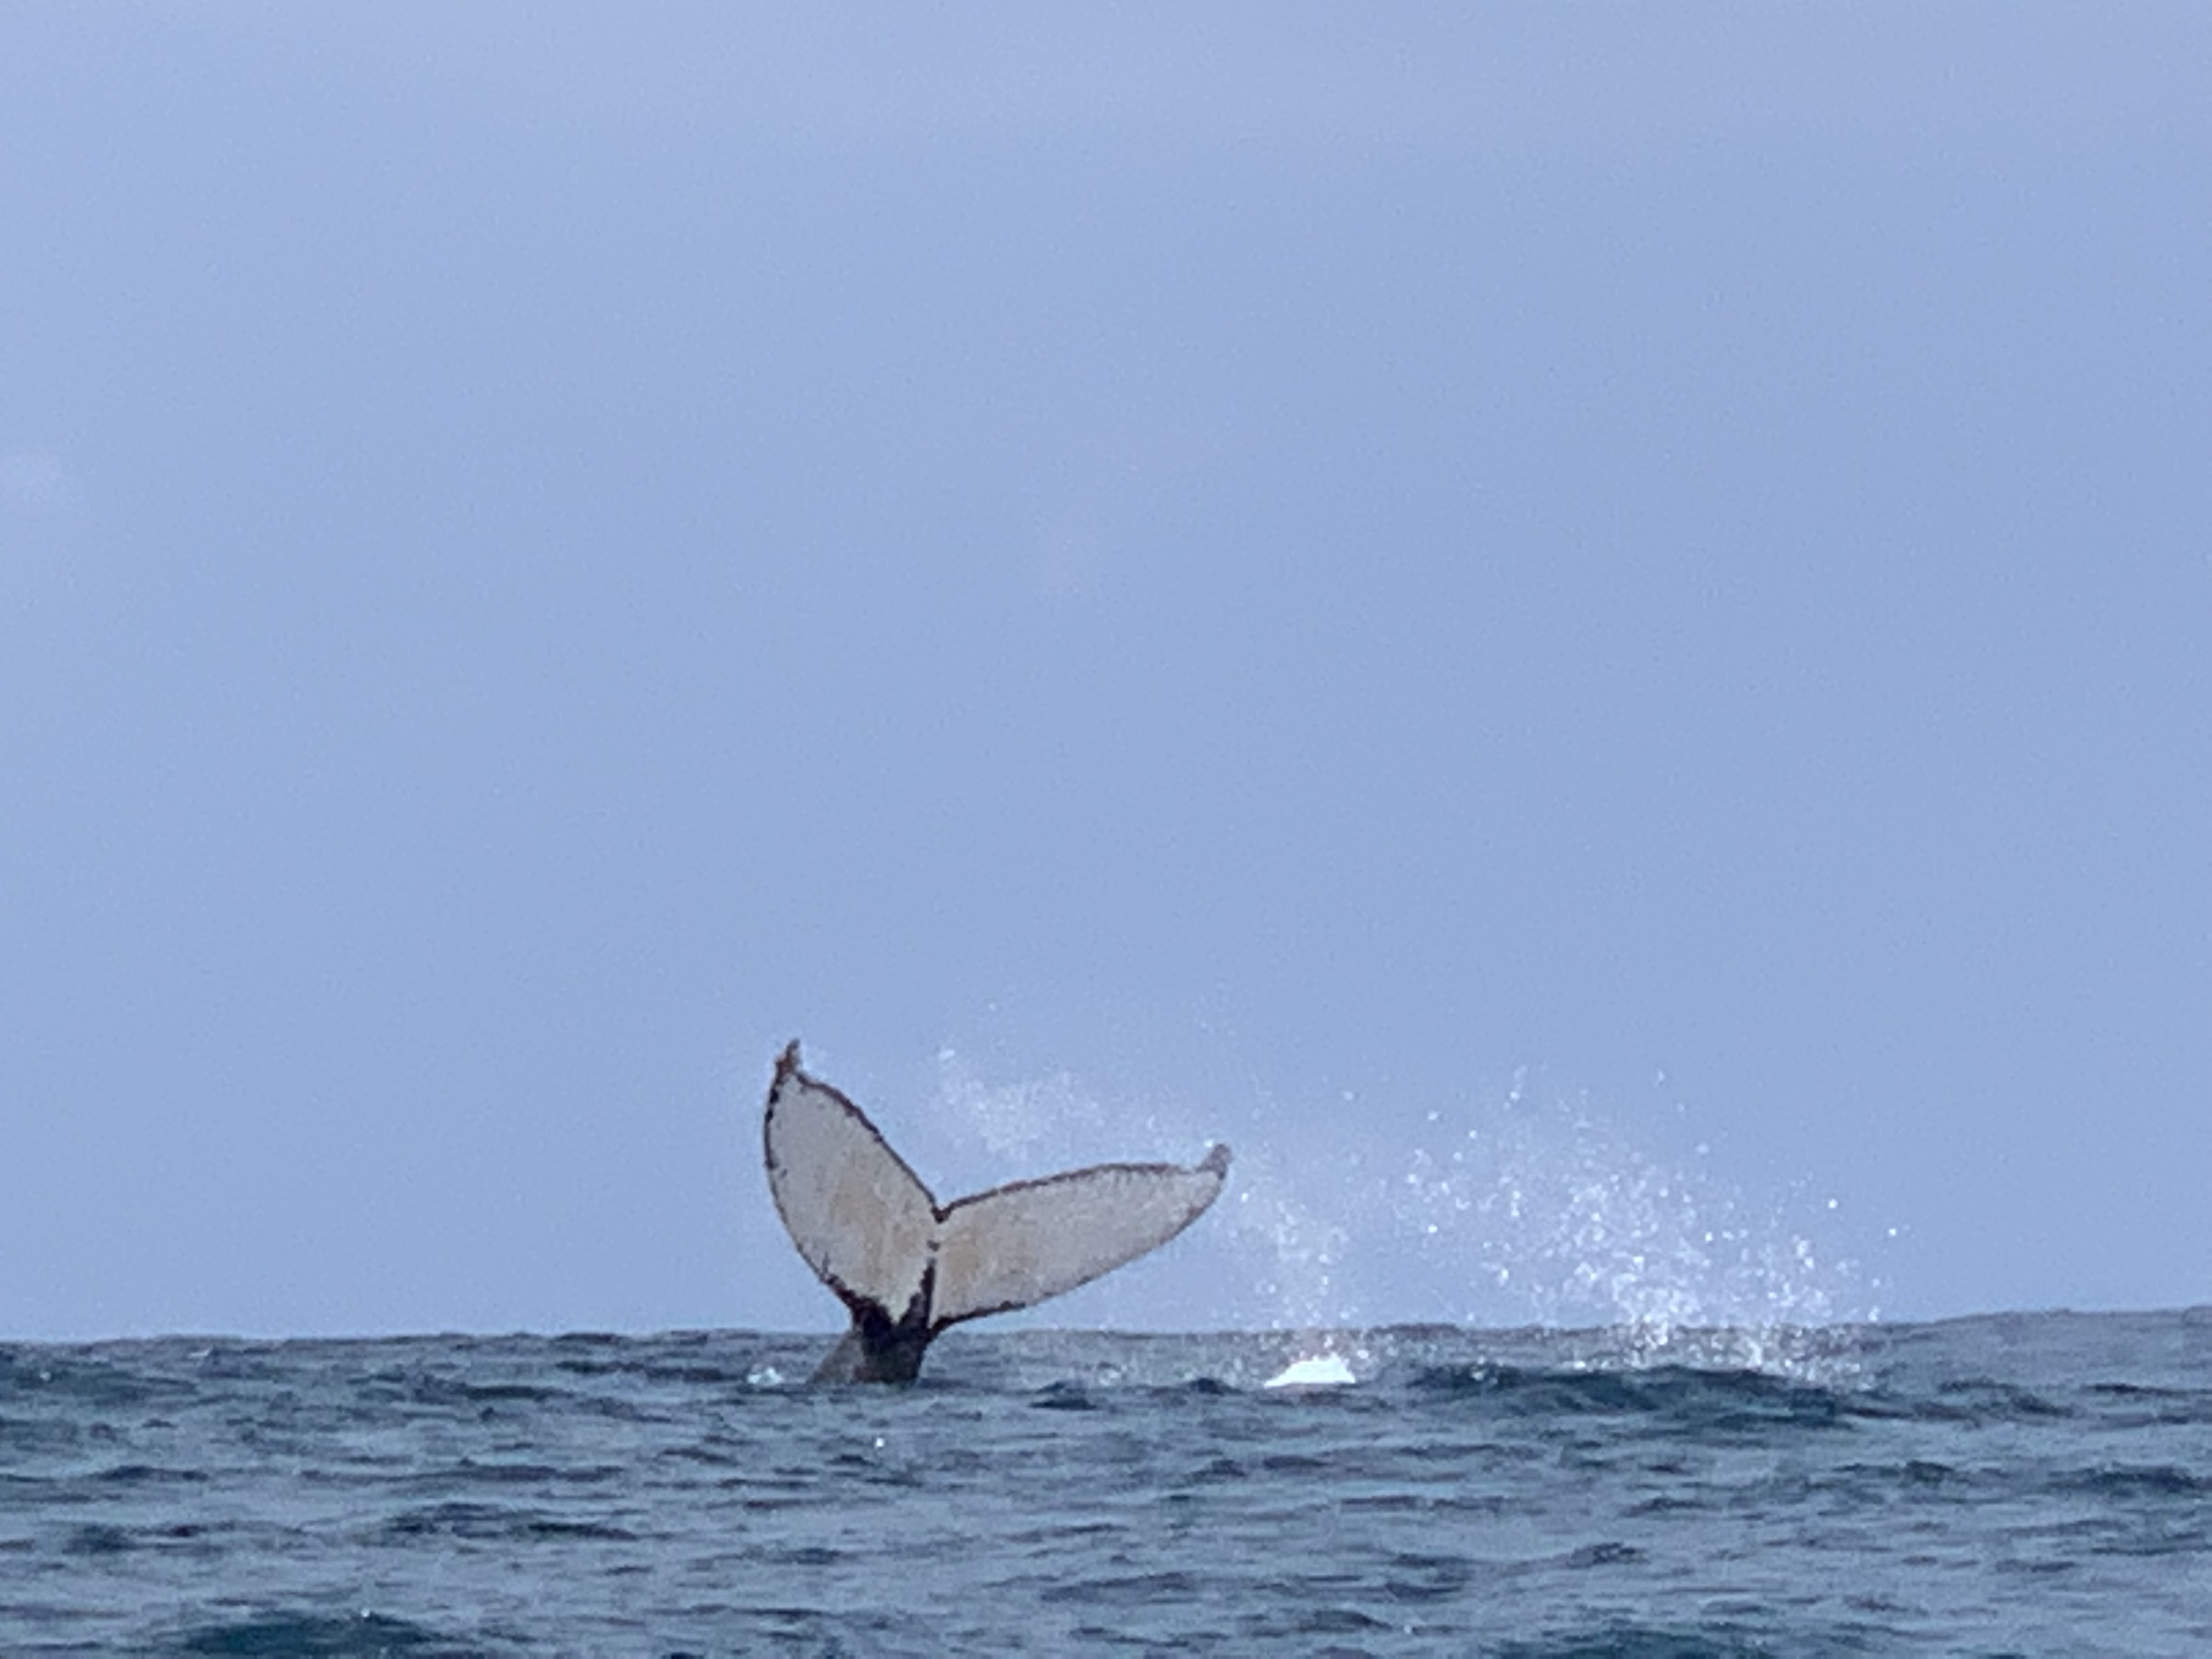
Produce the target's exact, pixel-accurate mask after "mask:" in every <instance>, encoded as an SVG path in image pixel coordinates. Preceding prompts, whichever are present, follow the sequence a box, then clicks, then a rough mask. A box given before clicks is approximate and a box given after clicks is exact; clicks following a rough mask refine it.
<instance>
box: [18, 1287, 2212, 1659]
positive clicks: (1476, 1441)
mask: <svg viewBox="0 0 2212 1659" xmlns="http://www.w3.org/2000/svg"><path fill="white" fill-rule="evenodd" d="M828 1346H829V1338H828V1337H826V1336H808V1337H798V1336H787V1335H763V1334H756V1333H751V1332H744V1331H726V1332H710V1333H694V1334H671V1335H665V1336H655V1337H643V1338H640V1337H612V1336H596V1335H569V1336H559V1337H538V1336H513V1337H498V1338H484V1337H470V1336H424V1337H417V1338H406V1339H399V1340H355V1341H320V1340H316V1341H308V1340H301V1341H283V1342H259V1341H237V1340H205V1339H183V1338H175V1339H163V1340H149V1341H129V1342H112V1343H100V1344H92V1345H70V1346H60V1345H42V1344H19V1345H14V1346H4V1345H0V1655H5V1656H8V1659H27V1656H34V1655H61V1654H70V1655H76V1654H144V1655H203V1654H255V1655H376V1654H390V1655H395V1656H405V1659H447V1656H460V1655H477V1654H482V1655H501V1656H504V1655H541V1654H576V1655H609V1656H629V1655H636V1656H654V1659H666V1656H674V1655H679V1654H690V1655H721V1654H749V1653H772V1654H799V1655H857V1656H870V1655H917V1656H921V1655H928V1656H939V1655H946V1654H1000V1653H1032V1654H1086V1653H1101V1654H1108V1653H1111V1654H1124V1653H1126V1654H1148V1653H1160V1654H1165V1653H1176V1654H1182V1653H1191V1654H1221V1655H1235V1654H1314V1655H1321V1654H1340V1655H1353V1654H1374V1655H1386V1654H1455V1655H1457V1654H1471V1655H1496V1656H1500V1659H1505V1656H1512V1659H1538V1656H1550V1659H1565V1656H1597V1655H1623V1656H1626V1655H1634V1656H1642V1659H1661V1656H1664V1659H1705V1656H1729V1659H1736V1656H1753V1655H1774V1656H1793V1659H1796V1656H1803V1659H1811V1656H1825V1655H1889V1654H1903V1655H1920V1654H1961V1655H1991V1656H1993V1655H2014V1654H2017V1655H2051V1656H2069V1659H2073V1656H2090V1655H2113V1656H2122V1655H2124V1656H2130V1659H2141V1656H2147V1655H2150V1656H2156V1655H2172V1656H2200V1655H2212V1309H2198V1310H2191V1311H2189V1312H2184V1313H2164V1314H2149V1315H2101V1316H2073V1315H2065V1314H2039V1315H2019V1316H1998V1317H1988V1318H1978V1319H1968V1320H1962V1321H1956V1322H1947V1323H1942V1324H1930V1325H1877V1326H1869V1327H1857V1328H1822V1329H1815V1330H1810V1331H1791V1330H1770V1331H1662V1330H1654V1329H1650V1328H1640V1329H1625V1330H1585V1331H1542V1330H1524V1331H1493V1330H1475V1329H1462V1328H1391V1329H1383V1330H1372V1331H1342V1332H1334V1333H1308V1334H1291V1333H1282V1332H1269V1333H1255V1334H1213V1335H1189V1336H1160V1335H1131V1334H1117V1333H1113V1332H1099V1331H1047V1330H1029V1331H1013V1332H997V1333H994V1332H992V1331H991V1330H989V1329H988V1328H979V1329H976V1330H975V1331H973V1332H969V1331H957V1332H955V1333H954V1334H951V1335H950V1336H948V1337H947V1338H945V1340H943V1341H942V1342H940V1343H939V1345H938V1347H937V1349H936V1351H935V1352H933V1355H932V1356H931V1360H930V1364H929V1366H928V1368H927V1371H926V1372H925V1374H924V1378H923V1381H922V1382H921V1384H920V1385H918V1386H916V1387H913V1388H909V1389H887V1388H865V1387H863V1388H838V1389H814V1388H809V1387H807V1386H805V1383H804V1379H805V1376H806V1375H807V1373H808V1371H809V1370H810V1369H811V1365H812V1364H813V1363H814V1361H815V1360H816V1359H817V1358H818V1357H819V1356H820V1355H821V1353H822V1352H823V1351H824V1350H826V1348H827V1347H828ZM1295 1361H1308V1362H1313V1363H1310V1364H1308V1365H1306V1366H1305V1367H1304V1370H1303V1374H1305V1375H1322V1376H1327V1375H1334V1376H1347V1375H1348V1376H1350V1377H1351V1378H1352V1381H1351V1382H1349V1383H1339V1384H1334V1385H1329V1384H1322V1385H1317V1386H1310V1387H1297V1386H1279V1387H1273V1388H1271V1387H1268V1386H1267V1383H1268V1382H1269V1381H1270V1379H1271V1378H1273V1377H1276V1376H1279V1375H1280V1374H1281V1373H1282V1372H1283V1370H1285V1367H1286V1366H1288V1365H1290V1364H1292V1362H1295Z"/></svg>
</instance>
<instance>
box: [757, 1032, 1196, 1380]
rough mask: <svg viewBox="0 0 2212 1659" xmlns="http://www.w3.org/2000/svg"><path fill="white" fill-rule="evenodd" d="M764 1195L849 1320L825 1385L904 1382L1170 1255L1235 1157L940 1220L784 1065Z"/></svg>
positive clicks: (1146, 1169)
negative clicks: (1095, 1282)
mask: <svg viewBox="0 0 2212 1659" xmlns="http://www.w3.org/2000/svg"><path fill="white" fill-rule="evenodd" d="M762 1142H763V1151H764V1152H765V1155H766V1158H767V1163H768V1181H769V1192H770V1193H771V1194H773V1195H774V1196H775V1207H776V1212H777V1213H778V1214H779V1215H781V1217H782V1218H783V1225H784V1226H785V1228H786V1229H787V1231H789V1232H790V1234H791V1242H792V1243H793V1244H795V1245H797V1246H798V1247H799V1255H801V1256H802V1257H804V1258H805V1261H806V1265H807V1266H808V1267H811V1268H813V1269H814V1272H815V1273H816V1275H817V1277H818V1278H819V1279H821V1280H822V1282H823V1284H824V1285H828V1286H829V1288H830V1289H831V1290H832V1291H836V1294H837V1297H838V1299H839V1300H841V1301H842V1302H843V1303H844V1304H845V1306H846V1308H847V1309H848V1310H849V1311H850V1312H851V1314H852V1316H853V1328H852V1329H851V1330H850V1331H848V1332H847V1333H846V1334H845V1337H844V1339H843V1340H842V1341H840V1342H839V1343H838V1345H837V1346H836V1349H835V1350H833V1351H832V1352H831V1353H830V1355H829V1358H828V1359H826V1360H824V1361H823V1364H822V1367H821V1369H820V1370H817V1372H816V1373H815V1380H816V1381H817V1382H848V1383H905V1382H911V1381H912V1380H913V1379H914V1377H915V1374H916V1373H917V1372H919V1371H920V1370H921V1361H922V1356H923V1355H924V1354H925V1353H926V1352H928V1348H929V1345H930V1344H931V1343H932V1342H933V1341H934V1340H936V1339H937V1337H938V1335H939V1334H940V1333H941V1332H942V1331H944V1330H945V1328H946V1327H947V1326H949V1325H954V1324H957V1323H958V1322H960V1321H962V1320H963V1319H980V1318H981V1317H982V1316H984V1315H986V1314H994V1313H1006V1312H1010V1311H1012V1310H1014V1309H1016V1308H1026V1307H1028V1306H1030V1304H1033V1303H1037V1302H1042V1301H1043V1300H1044V1299H1045V1298H1046V1297H1054V1296H1058V1295H1060V1292H1062V1291H1072V1290H1073V1289H1075V1287H1076V1286H1077V1285H1087V1284H1089V1283H1090V1282H1091V1280H1092V1279H1096V1278H1097V1277H1098V1276H1099V1275H1100V1274H1102V1273H1110V1272H1112V1271H1113V1270H1114V1269H1115V1268H1116V1267H1120V1266H1121V1265H1122V1264H1123V1263H1124V1262H1127V1261H1135V1260H1136V1259H1137V1258H1138V1257H1139V1256H1140V1255H1145V1254H1146V1252H1147V1251H1149V1250H1153V1249H1158V1247H1159V1246H1161V1245H1163V1244H1164V1243H1167V1242H1168V1240H1170V1238H1173V1237H1175V1236H1176V1234H1177V1233H1179V1232H1181V1231H1182V1230H1183V1229H1184V1228H1185V1227H1188V1225H1190V1224H1191V1223H1192V1222H1194V1221H1195V1220H1197V1219H1198V1218H1199V1217H1200V1216H1201V1215H1203V1214H1204V1213H1205V1212H1206V1206H1208V1205H1210V1204H1212V1202H1213V1200H1214V1199H1215V1198H1217V1197H1218V1196H1219V1194H1220V1192H1221V1188H1222V1183H1223V1182H1225V1180H1226V1179H1227V1177H1228V1174H1229V1149H1228V1148H1227V1147H1226V1146H1218V1145H1217V1146H1213V1147H1212V1148H1210V1149H1209V1150H1208V1152H1206V1157H1205V1158H1204V1159H1203V1160H1202V1161H1201V1162H1200V1163H1198V1164H1194V1165H1191V1166H1189V1167H1185V1166H1182V1165H1180V1164H1094V1165H1092V1166H1091V1168H1089V1169H1085V1170H1069V1171H1067V1172H1066V1174H1063V1175H1055V1176H1045V1177H1043V1178H1042V1179H1041V1180H1036V1181H1017V1182H1012V1183H1010V1184H1009V1185H1006V1186H1004V1187H994V1188H991V1190H990V1191H988V1192H984V1193H977V1194H975V1195H974V1196H972V1197H969V1198H963V1199H957V1200H954V1201H953V1202H952V1203H951V1204H945V1205H940V1204H939V1203H938V1201H937V1200H935V1199H934V1198H933V1197H931V1196H930V1193H929V1189H928V1188H927V1187H925V1186H923V1185H922V1183H921V1178H920V1177H919V1176H916V1175H915V1172H914V1171H913V1170H910V1169H908V1167H907V1164H906V1161H905V1160H904V1159H903V1158H900V1157H899V1155H898V1154H897V1153H896V1152H893V1151H892V1150H891V1148H890V1143H889V1142H887V1141H886V1140H884V1138H883V1135H882V1133H881V1132H880V1131H878V1129H877V1127H876V1126H875V1125H874V1124H872V1123H871V1122H870V1121H868V1118H867V1115H866V1113H864V1112H863V1111H861V1110H860V1108H859V1107H858V1106H855V1105H854V1103H852V1102H851V1101H849V1100H848V1099H847V1098H846V1097H844V1096H843V1095H842V1094H840V1093H839V1092H838V1091H836V1090H835V1089H833V1088H831V1087H830V1086H829V1085H828V1084H826V1083H823V1082H821V1081H819V1080H818V1079H815V1078H811V1077H809V1076H808V1075H807V1074H806V1073H805V1072H803V1071H801V1070H800V1069H799V1044H798V1043H797V1042H793V1043H792V1044H791V1045H790V1046H789V1047H788V1048H785V1049H784V1051H783V1053H782V1054H781V1056H779V1057H778V1059H777V1060H776V1062H775V1081H774V1082H773V1083H771V1084H770V1085H769V1091H768V1107H767V1110H766V1112H765V1114H764V1115H763V1121H762Z"/></svg>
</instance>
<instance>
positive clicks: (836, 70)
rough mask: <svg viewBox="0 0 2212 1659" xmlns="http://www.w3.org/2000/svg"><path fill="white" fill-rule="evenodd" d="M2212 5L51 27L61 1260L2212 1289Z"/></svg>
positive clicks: (563, 1304)
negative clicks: (860, 1135)
mask: <svg viewBox="0 0 2212 1659" xmlns="http://www.w3.org/2000/svg"><path fill="white" fill-rule="evenodd" d="M2208 63H2212V11H2208V10H2207V9H2205V8H2204V7H2203V6H2201V5H2196V4H2170V5H2161V4H2150V3H2146V4H2134V5H2126V6H2115V5H2107V4H2084V5H2079V6H2069V7H2039V6H2034V5H2024V4H2012V3H2008V4H2004V5H1987V6H1983V5H1971V4H1959V5H1944V6H1925V5H1919V4H1910V5H1907V4H1897V5H1881V4H1873V5H1868V4H1854V5H1850V6H1821V5H1812V4H1802V5H1773V6H1753V5H1725V6H1699V5H1678V6H1668V7H1649V6H1637V7H1628V6H1560V5H1556V4H1552V3H1542V4H1528V5H1521V6H1498V7H1488V8H1473V7H1431V8H1419V9H1410V8H1397V7H1389V6H1379V7H1378V6H1373V5H1362V6H1357V7H1352V6H1346V7H1339V8H1318V7H1305V6H1279V5H1275V6H1260V5H1249V6H1212V7H1207V6H1197V7H1176V8H1168V7H1160V8H1152V9H1137V8H1113V9H1107V8H1093V9H1085V10H1082V11H1079V12H1078V11H1075V10H1074V9H1049V10H1048V9H1038V8H1015V7H1003V8H984V7H972V6H940V7H928V8H911V7H897V8H894V7H888V6H883V7H856V8H844V9H830V8H821V7H815V6H799V5H792V6H784V7H774V8H770V7H733V6H721V5H707V4H667V5H658V6H654V7H652V8H638V7H629V6H607V7H600V8H595V9H583V8H578V7H574V6H564V5H532V6H522V5H492V4H479V5H447V4H436V5H417V6H395V5H386V6H379V7H374V8H372V7H357V8H353V9H347V10H340V9H334V8H322V7H317V8H293V7H286V6H280V5H274V4H242V3H240V4H222V3H204V4H203V3H186V0H174V3H165V4H158V5H152V4H149V5H121V4H117V5H105V6H82V5H76V4H65V3H52V4H39V3H28V4H15V5H11V6H9V8H7V9H6V10H5V11H4V13H0V227H4V245H5V252H4V255H0V1129H4V1140H0V1334H13V1335H21V1336H41V1335H43V1336H82V1335H99V1334H135V1333H143V1332H154V1331H169V1330H197V1331H246V1332H255V1333H271V1334H283V1333H295V1332H297V1333H307V1332H351V1331H384V1330H410V1329H422V1328H515V1327H530V1328H576V1327H592V1328H617V1329H643V1328H661V1327H667V1326H678V1325H682V1326H730V1325H764V1326H771V1327H777V1328H793V1327H800V1328H805V1327H815V1326H819V1327H823V1328H827V1327H829V1326H830V1325H832V1324H834V1323H835V1322H836V1318H837V1315H836V1309H835V1306H834V1304H832V1303H830V1302H829V1298H828V1297H826V1296H825V1295H824V1294H823V1292H822V1291H820V1290H819V1289H818V1288H817V1286H815V1285H813V1284H812V1283H811V1280H810V1279H808V1277H807V1275H806V1273H805V1269H804V1267H802V1266H801V1265H800V1264H799V1262H798V1261H797V1259H796V1258H795V1256H793V1255H792V1253H791V1252H790V1250H789V1249H788V1247H787V1245H786V1243H784V1241H783V1239H782V1237H781V1234H780V1232H779V1231H778V1230H777V1227H776V1225H775V1218H774V1216H773V1213H772V1212H771V1210H770V1208H769V1202H768V1199H767V1195H766V1191H765V1187H764V1183H763V1181H762V1179H761V1175H760V1170H759V1168H758V1156H757V1133H758V1127H757V1111H758V1105H759V1097H760V1094H761V1092H762V1091H763V1088H764V1087H765V1085H766V1082H767V1079H768V1075H769V1065H770V1062H771V1060H772V1059H773V1056H774V1054H775V1050H776V1049H777V1048H778V1047H780V1046H781V1043H782V1042H784V1041H785V1040H787V1038H789V1037H791V1036H800V1037H802V1038H804V1039H805V1042H806V1043H807V1045H808V1048H807V1053H808V1056H809V1060H810V1063H811V1065H812V1066H814V1068H815V1069H817V1071H819V1072H820V1073H822V1074H823V1075H825V1076H827V1077H829V1079H831V1080H833V1081H835V1082H837V1083H839V1084H841V1085H842V1086H844V1087H845V1088H846V1089H847V1090H848V1091H849V1092H851V1093H853V1094H854V1095H855V1096H856V1097H858V1098H860V1100H861V1101H862V1102H863V1103H865V1104H866V1105H868V1106H869V1107H870V1108H871V1109H873V1110H874V1111H875V1112H876V1114H877V1115H878V1119H879V1120H880V1121H882V1122H883V1123H884V1127H886V1128H887V1130H889V1132H890V1133H891V1135H892V1137H893V1139H894V1140H895V1141H896V1142H897V1143H898V1144H899V1145H901V1146H902V1147H904V1148H905V1149H906V1150H907V1151H908V1153H909V1155H910V1157H911V1158H912V1159H913V1161H914V1162H915V1164H917V1165H918V1166H919V1167H920V1168H921V1171H922V1173H923V1174H924V1176H926V1177H927V1178H929V1179H931V1180H932V1181H933V1182H935V1183H936V1184H937V1185H938V1187H939V1192H940V1196H950V1195H951V1194H953V1193H954V1192H957V1191H958V1190H960V1189H962V1188H965V1187H969V1186H974V1185H981V1184H986V1183H988V1182H993V1181H996V1180H1000V1179H1006V1178H1009V1177H1012V1176H1021V1175H1027V1174H1034V1173H1038V1172H1040V1170H1042V1169H1044V1168H1048V1167H1051V1166H1052V1165H1053V1164H1056V1163H1059V1162H1060V1161H1064V1160H1089V1159H1094V1158H1112V1157H1126V1156H1141V1157H1151V1156H1167V1157H1174V1158H1191V1157H1194V1156H1196V1155H1197V1154H1198V1153H1199V1152H1200V1151H1201V1150H1202V1148H1203V1146H1204V1144H1205V1142H1206V1139H1208V1138H1211V1137H1214V1136H1219V1137H1223V1138H1225V1139H1229V1140H1231V1141H1232V1142H1233V1143H1234V1144H1235V1145H1236V1146H1237V1149H1238V1155H1239V1163H1238V1166H1237V1176H1236V1182H1235V1186H1234V1188H1233V1189H1232V1192H1231V1195H1230V1197H1229V1198H1227V1199H1225V1200H1224V1205H1223V1206H1222V1208H1221V1209H1219V1210H1218V1211H1217V1212H1216V1213H1215V1214H1214V1215H1213V1216H1212V1217H1209V1218H1207V1219H1206V1221H1205V1222H1203V1223H1201V1224H1200V1227H1199V1228H1198V1229H1197V1230H1195V1231H1194V1232H1193V1233H1192V1234H1191V1235H1189V1236H1188V1237H1187V1238H1185V1239H1184V1240H1182V1241H1179V1242H1178V1243H1177V1244H1176V1245H1175V1246H1174V1247H1173V1248H1172V1249H1170V1250H1169V1251H1168V1252H1166V1253H1164V1255H1162V1256H1160V1257H1159V1258H1158V1259H1156V1260H1154V1261H1150V1262H1147V1263H1145V1264H1142V1265H1140V1266H1139V1267H1134V1268H1132V1269H1130V1270H1128V1272H1127V1273H1126V1274H1124V1275H1121V1276H1118V1277H1117V1278H1116V1279H1111V1280H1108V1281H1105V1282H1103V1283H1102V1284H1101V1285H1098V1286H1097V1287H1094V1288H1093V1289H1091V1290H1090V1291H1084V1292H1082V1293H1080V1295H1079V1297H1076V1298H1073V1299H1071V1300H1070V1301H1068V1302H1067V1303H1066V1304H1061V1305H1060V1308H1058V1309H1056V1310H1054V1317H1055V1318H1063V1319H1066V1320H1067V1321H1070V1322H1081V1323H1091V1322H1115V1323H1127V1324H1155V1325H1160V1324H1164V1325H1194V1324H1216V1323H1237V1324H1249V1323H1267V1322H1285V1321H1288V1322H1308V1321H1316V1320H1323V1319H1327V1320H1337V1319H1346V1320H1373V1321H1380V1320H1411V1319H1452V1320H1474V1321H1478V1322H1506V1323H1517V1322H1523V1321H1526V1320H1529V1319H1534V1318H1574V1319H1582V1318H1597V1317H1614V1316H1657V1317H1701V1318H1728V1319H1759V1318H1764V1317H1798V1316H1815V1317H1830V1316H1833V1317H1841V1316H1857V1315H1860V1314H1863V1313H1866V1312H1869V1311H1874V1310H1879V1311H1881V1313H1882V1314H1883V1315H1884V1316H1907V1317H1910V1316H1934V1315H1943V1314H1950V1313H1956V1312H1963V1311H1967V1310H1984V1309H1994V1308H2022V1307H2042V1306H2048V1305H2053V1304H2072V1305H2077V1306H2100V1307H2101V1306H2117V1305H2130V1306H2158V1305H2178V1304H2191V1303H2202V1302H2204V1301H2207V1300H2212V1202H2208V1200H2207V1196H2206V1195H2207V1194H2208V1193H2212V668H2208V662H2212V650H2208V646H2212V603H2208V600H2212V465H2208V459H2212V328H2209V327H2208V322H2212V99H2208V98H2207V97H2206V95H2205V94H2206V78H2205V77H2206V65H2207V64H2208Z"/></svg>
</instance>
